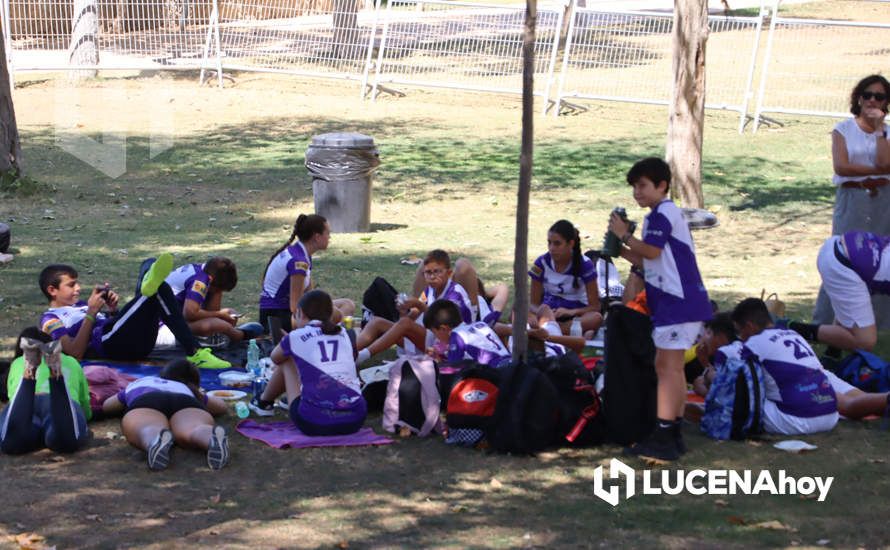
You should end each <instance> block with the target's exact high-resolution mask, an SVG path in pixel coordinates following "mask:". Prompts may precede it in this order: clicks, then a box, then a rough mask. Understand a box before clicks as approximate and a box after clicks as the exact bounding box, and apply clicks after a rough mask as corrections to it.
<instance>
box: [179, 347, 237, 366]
mask: <svg viewBox="0 0 890 550" xmlns="http://www.w3.org/2000/svg"><path fill="white" fill-rule="evenodd" d="M186 359H188V360H189V361H190V362H191V363H192V364H193V365H195V366H196V367H198V368H199V369H227V368H229V367H231V366H232V364H231V363H229V362H228V361H223V360H222V359H220V358H219V357H216V356H214V355H213V353H212V352H211V351H210V348H201V349H199V350H198V351H196V352H195V353H194V355H189V356H188V357H186Z"/></svg>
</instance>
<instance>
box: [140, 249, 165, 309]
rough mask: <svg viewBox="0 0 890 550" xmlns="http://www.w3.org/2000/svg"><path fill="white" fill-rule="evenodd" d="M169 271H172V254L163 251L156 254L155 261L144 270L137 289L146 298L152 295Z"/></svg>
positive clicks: (156, 291) (155, 292)
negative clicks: (140, 284) (158, 254)
mask: <svg viewBox="0 0 890 550" xmlns="http://www.w3.org/2000/svg"><path fill="white" fill-rule="evenodd" d="M171 271H173V255H172V254H170V253H168V252H165V253H163V254H161V255H160V256H158V259H157V260H155V263H153V264H151V267H149V268H148V271H146V272H145V276H144V277H142V286H140V287H139V291H140V292H141V293H142V295H143V296H145V297H147V298H150V297H152V296H154V295H155V294H157V293H158V288H159V287H160V286H161V284H163V282H164V279H166V278H167V275H169V274H170V272H171Z"/></svg>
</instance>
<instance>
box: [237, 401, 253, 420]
mask: <svg viewBox="0 0 890 550" xmlns="http://www.w3.org/2000/svg"><path fill="white" fill-rule="evenodd" d="M235 414H236V415H238V418H247V417H248V416H250V409H249V408H248V407H247V403H245V402H244V401H238V402H237V403H235Z"/></svg>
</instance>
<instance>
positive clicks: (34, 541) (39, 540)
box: [10, 533, 55, 550]
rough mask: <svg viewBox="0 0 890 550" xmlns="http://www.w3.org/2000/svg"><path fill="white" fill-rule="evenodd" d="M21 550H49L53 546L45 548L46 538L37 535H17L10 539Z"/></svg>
mask: <svg viewBox="0 0 890 550" xmlns="http://www.w3.org/2000/svg"><path fill="white" fill-rule="evenodd" d="M10 538H11V539H12V540H13V541H15V543H16V544H18V545H19V548H21V549H22V550H50V549H51V548H55V546H47V545H46V544H44V541H45V540H46V538H44V537H43V535H38V534H37V533H19V534H18V535H15V536H13V537H10Z"/></svg>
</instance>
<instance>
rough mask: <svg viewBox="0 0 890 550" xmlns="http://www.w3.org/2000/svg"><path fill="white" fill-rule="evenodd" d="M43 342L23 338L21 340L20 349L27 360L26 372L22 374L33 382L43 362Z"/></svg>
mask: <svg viewBox="0 0 890 550" xmlns="http://www.w3.org/2000/svg"><path fill="white" fill-rule="evenodd" d="M42 345H43V342H41V341H40V340H33V339H31V338H25V337H22V339H21V340H19V347H21V348H22V356H23V357H24V358H25V372H24V373H23V374H22V376H24V377H25V378H27V379H29V380H33V379H34V378H35V377H36V376H37V367H39V366H40V363H41V361H43V351H42Z"/></svg>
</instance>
